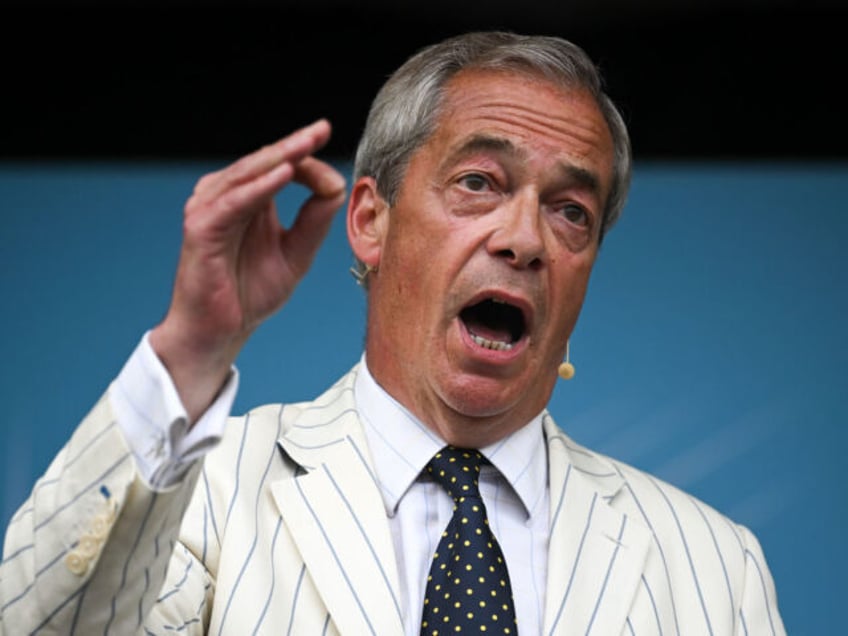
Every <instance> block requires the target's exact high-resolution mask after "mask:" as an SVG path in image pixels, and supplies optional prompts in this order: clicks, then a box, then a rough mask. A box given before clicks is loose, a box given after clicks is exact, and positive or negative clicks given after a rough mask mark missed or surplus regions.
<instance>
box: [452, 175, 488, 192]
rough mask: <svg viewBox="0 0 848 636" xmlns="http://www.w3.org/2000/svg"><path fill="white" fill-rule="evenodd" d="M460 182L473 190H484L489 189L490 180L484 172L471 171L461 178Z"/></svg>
mask: <svg viewBox="0 0 848 636" xmlns="http://www.w3.org/2000/svg"><path fill="white" fill-rule="evenodd" d="M459 183H461V184H462V185H463V186H465V187H466V188H468V189H469V190H471V191H472V192H483V191H484V190H488V189H489V180H488V179H487V178H486V177H484V176H483V175H482V174H479V173H477V172H471V173H469V174H466V175H463V176H462V177H460V178H459Z"/></svg>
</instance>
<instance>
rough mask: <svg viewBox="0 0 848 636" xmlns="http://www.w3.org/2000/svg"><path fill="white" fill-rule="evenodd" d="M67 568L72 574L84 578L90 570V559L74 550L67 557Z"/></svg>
mask: <svg viewBox="0 0 848 636" xmlns="http://www.w3.org/2000/svg"><path fill="white" fill-rule="evenodd" d="M65 567H67V568H68V569H69V570H70V571H71V574H76V575H77V576H82V575H83V574H85V571H86V570H88V559H86V558H85V557H84V556H82V554H80V553H79V552H77V551H76V550H72V551H70V552H68V556H66V557H65Z"/></svg>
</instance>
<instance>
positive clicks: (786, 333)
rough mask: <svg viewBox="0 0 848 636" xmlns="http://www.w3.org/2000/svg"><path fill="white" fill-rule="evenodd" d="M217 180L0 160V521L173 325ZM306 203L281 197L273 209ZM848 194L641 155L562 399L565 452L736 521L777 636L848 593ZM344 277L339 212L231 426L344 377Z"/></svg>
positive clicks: (816, 180)
mask: <svg viewBox="0 0 848 636" xmlns="http://www.w3.org/2000/svg"><path fill="white" fill-rule="evenodd" d="M336 163H337V165H338V166H339V167H340V168H341V169H343V170H345V171H348V172H349V165H348V164H346V163H341V162H336ZM218 167H220V165H219V164H213V163H203V162H193V163H165V162H158V163H121V162H109V163H94V162H88V163H64V164H59V163H52V164H49V163H29V164H21V163H15V164H11V163H9V164H5V165H0V213H2V230H0V265H2V266H1V267H0V293H2V299H3V300H2V303H3V304H2V306H3V311H2V312H0V345H2V352H3V362H4V363H3V364H2V366H0V398H2V403H3V409H4V417H3V419H2V432H0V453H2V469H0V470H2V473H0V475H2V487H0V514H2V522H3V524H4V525H5V523H6V522H7V521H8V519H9V517H10V516H11V514H12V512H13V511H14V509H15V508H16V507H17V506H19V505H20V504H21V503H22V502H23V500H24V499H25V497H26V495H27V492H28V491H29V489H30V487H31V485H32V483H33V481H34V480H35V479H36V477H37V476H38V475H39V474H40V473H41V472H42V471H44V470H45V468H46V466H47V464H48V462H49V461H50V458H51V457H52V456H53V455H54V454H55V453H56V452H57V451H58V450H59V448H60V447H61V445H62V444H63V442H64V440H65V439H66V438H67V437H68V436H69V434H70V431H71V430H72V428H73V427H74V425H75V424H76V423H77V421H78V420H79V419H80V418H81V417H82V416H83V415H84V414H85V413H86V411H87V410H88V409H89V408H90V407H91V406H92V405H93V404H94V402H95V400H96V399H97V398H98V397H99V395H100V394H101V393H102V392H103V391H104V390H105V389H106V388H107V385H108V383H109V381H110V380H111V379H112V378H113V377H114V375H115V374H116V373H117V372H118V371H119V369H120V367H121V365H122V364H123V362H124V360H125V359H126V357H127V356H128V355H129V353H130V352H131V351H132V349H133V348H134V347H135V345H136V343H137V342H138V339H139V338H140V337H141V335H142V334H143V332H144V331H145V330H146V329H147V328H149V327H151V326H153V325H154V324H155V323H156V322H157V321H158V320H159V319H160V317H161V316H162V315H163V313H164V311H165V309H166V307H167V303H168V300H169V296H170V290H171V282H172V276H173V271H174V268H175V265H176V259H177V254H178V250H179V243H180V232H181V214H182V205H183V202H184V201H185V199H186V198H187V197H188V195H189V193H190V192H191V189H192V187H193V185H194V182H195V181H196V179H197V178H198V177H199V176H200V175H201V174H203V173H204V172H206V171H209V170H212V169H216V168H218ZM302 196H303V193H302V191H300V190H292V191H287V192H286V193H284V194H283V195H281V197H280V199H281V200H280V203H281V207H282V208H284V211H283V212H281V214H282V216H284V217H285V218H290V216H291V214H290V212H287V211H290V210H291V209H292V208H293V207H294V206H296V204H297V202H298V200H300V199H302ZM847 203H848V164H844V163H833V162H831V163H819V164H810V163H805V164H791V163H739V164H734V163H728V162H723V163H667V164H663V163H651V162H642V163H637V166H636V173H635V179H634V184H633V189H632V193H631V196H630V199H629V202H628V206H627V208H626V210H625V213H624V216H623V218H622V220H621V221H620V223H619V225H618V226H617V227H616V228H614V229H613V231H612V232H611V234H609V236H608V237H607V239H606V240H605V242H604V245H603V248H602V250H601V254H600V257H599V260H598V263H597V265H596V269H595V273H594V276H593V280H592V283H591V285H590V290H589V295H588V298H587V301H586V305H585V307H584V311H583V314H582V316H581V318H580V322H579V324H578V326H577V329H576V330H575V333H574V335H573V338H572V345H571V357H572V361H573V362H574V363H575V365H576V367H577V375H576V377H575V378H574V379H573V380H572V381H570V382H568V383H563V382H561V383H559V385H558V387H557V389H556V392H555V394H554V397H553V400H552V403H551V411H552V412H553V414H554V416H555V417H556V418H557V420H558V422H559V423H560V425H561V426H563V427H564V428H565V429H566V430H567V431H568V432H569V434H570V435H571V436H572V437H573V438H575V439H576V440H577V441H579V442H581V443H583V444H586V445H589V446H591V447H593V448H595V449H597V450H600V451H602V452H605V453H608V454H611V455H614V456H616V457H618V458H619V459H623V460H625V461H627V462H629V463H632V464H634V465H636V466H638V467H640V468H643V469H646V470H648V471H651V472H653V473H654V474H656V475H658V476H660V477H662V478H664V479H666V480H668V481H670V482H672V483H674V484H676V485H678V486H680V487H682V488H684V489H686V490H688V491H689V492H691V493H693V494H694V495H696V496H698V497H700V498H702V499H704V500H705V501H706V502H708V503H710V504H712V505H713V506H715V507H716V508H718V509H720V510H721V511H723V512H725V513H726V514H728V515H730V516H731V517H732V518H734V519H735V520H736V521H738V522H740V523H744V524H746V525H748V526H749V527H750V528H751V529H752V530H753V531H754V532H755V533H756V534H757V536H758V537H759V539H760V541H761V543H762V544H763V547H764V549H765V552H766V556H767V558H768V561H769V564H770V566H771V569H772V572H773V574H774V577H775V580H776V583H777V588H778V594H779V600H780V606H781V610H782V614H783V618H784V621H785V623H786V626H787V629H788V631H789V633H790V634H823V633H834V632H833V629H834V627H835V626H837V625H840V624H842V623H843V622H844V621H843V620H842V612H840V611H839V610H840V608H841V605H842V604H844V599H845V598H846V597H848V584H846V576H845V575H846V572H848V548H846V539H845V537H846V534H848V496H847V495H846V486H848V478H846V474H845V468H844V466H845V447H846V442H848V397H846V396H848V390H846V387H848V373H847V372H846V356H848V336H846V330H845V326H844V323H845V317H846V314H848V291H846V272H848V256H846V252H845V245H846V244H848V221H846V207H848V206H846V204H847ZM350 265H351V255H350V251H349V248H348V246H347V242H346V239H345V234H344V221H343V217H342V215H341V214H340V215H339V216H338V218H337V219H336V222H335V224H334V227H333V229H332V231H331V235H330V236H329V238H328V241H327V244H326V245H325V246H324V248H323V249H322V251H321V252H320V253H319V256H318V258H317V260H316V263H315V265H314V267H313V269H312V270H311V271H310V273H309V274H308V275H307V278H306V279H305V280H304V282H303V283H302V284H301V286H300V287H299V288H298V289H297V291H296V292H295V295H294V297H293V298H292V300H291V302H290V304H289V305H288V306H287V307H286V310H285V311H283V312H282V313H280V314H278V315H277V316H275V317H274V318H273V319H272V320H271V321H269V322H268V323H266V324H265V325H263V326H262V327H261V328H260V329H259V330H258V332H257V333H256V334H255V336H254V338H253V339H252V340H251V341H250V342H249V343H248V345H247V346H246V348H245V349H244V351H243V353H242V355H241V357H240V359H239V361H238V365H239V368H240V371H241V373H242V387H241V390H240V393H239V396H238V398H237V402H236V411H237V412H241V411H243V410H245V409H246V408H249V407H251V406H255V405H256V404H259V403H263V402H269V401H286V400H300V399H306V398H310V397H312V396H314V395H316V394H317V393H319V392H320V391H321V390H322V389H323V388H324V387H326V386H327V385H328V384H329V383H330V382H332V381H333V380H334V379H335V378H336V377H337V376H338V375H340V374H341V373H343V372H344V371H346V370H347V369H348V368H349V367H350V366H351V365H352V364H353V363H354V362H356V360H357V358H358V356H359V354H360V352H361V347H362V339H363V331H364V313H365V302H364V298H363V295H362V293H361V290H360V289H359V288H357V287H356V285H355V284H354V283H353V281H352V279H351V277H350V275H349V273H348V267H349V266H350ZM411 328H412V327H411ZM305 360H311V361H312V362H311V363H310V362H304V361H305ZM291 361H298V362H297V363H292V362H291Z"/></svg>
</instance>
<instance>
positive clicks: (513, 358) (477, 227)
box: [367, 71, 613, 447]
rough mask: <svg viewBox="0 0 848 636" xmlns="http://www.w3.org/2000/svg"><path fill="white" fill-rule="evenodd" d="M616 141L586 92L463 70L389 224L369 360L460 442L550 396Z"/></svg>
mask: <svg viewBox="0 0 848 636" xmlns="http://www.w3.org/2000/svg"><path fill="white" fill-rule="evenodd" d="M612 161H613V146H612V139H611V136H610V133H609V129H608V127H607V125H606V123H605V121H604V119H603V116H602V115H601V113H600V111H599V110H598V107H597V105H596V104H595V102H594V101H593V100H592V98H591V97H590V96H588V95H587V94H584V93H582V92H575V91H566V90H564V89H562V88H560V87H557V86H555V85H553V84H551V83H549V82H547V81H544V80H541V79H537V78H531V77H527V76H522V75H518V74H513V73H496V72H481V71H466V72H463V73H460V74H458V75H457V76H455V77H454V78H453V79H452V80H451V81H450V82H449V83H448V85H447V92H446V96H445V100H444V104H443V110H442V112H441V115H440V118H439V121H438V126H437V128H436V131H435V133H434V134H433V135H432V137H431V138H430V139H429V140H428V141H427V142H426V143H425V144H424V145H423V146H422V147H421V148H420V149H419V150H418V151H416V152H415V153H414V154H413V156H412V158H411V160H410V163H409V166H408V169H407V171H406V174H405V177H404V180H403V183H402V185H401V189H400V192H399V193H398V197H397V200H396V203H395V205H394V206H392V207H391V209H389V210H387V211H386V212H385V216H384V218H383V220H382V222H383V226H382V227H383V231H382V235H381V236H382V244H381V248H380V255H379V263H378V268H379V270H378V272H377V273H376V274H372V275H371V278H370V291H369V320H368V336H367V356H368V363H369V368H370V369H371V371H372V373H373V374H374V376H375V378H376V379H377V381H378V382H379V383H380V384H381V385H382V386H383V387H384V388H385V389H386V390H387V391H388V392H389V393H390V394H391V395H393V396H394V397H395V398H396V399H397V400H398V401H399V402H401V403H402V404H404V405H405V406H406V407H407V408H409V409H410V410H411V411H412V412H413V413H415V414H416V415H417V416H418V417H420V418H421V419H422V420H423V421H424V422H425V423H426V424H427V425H428V426H431V427H432V428H433V429H434V430H436V431H437V432H439V433H440V434H441V435H442V436H443V437H444V438H445V439H446V440H447V441H449V442H451V443H454V444H457V445H461V446H477V447H479V446H483V445H485V444H489V443H493V442H494V441H496V440H497V439H500V438H501V437H503V436H505V435H507V434H508V433H510V432H512V431H513V430H515V429H517V428H519V427H520V426H522V425H523V424H525V423H526V422H527V421H529V420H530V419H531V418H532V417H534V416H535V415H537V414H538V413H539V412H540V411H541V410H542V409H543V408H544V406H545V404H546V403H547V401H548V399H549V397H550V394H551V392H552V391H553V386H554V383H555V382H556V378H557V374H556V370H557V366H558V365H559V363H560V362H561V361H562V357H563V355H564V352H565V346H566V341H567V339H568V337H569V335H570V334H571V331H572V329H573V328H574V325H575V322H576V321H577V316H578V314H579V312H580V308H581V305H582V303H583V298H584V295H585V293H586V288H587V284H588V281H589V273H590V271H591V269H592V264H593V263H594V260H595V256H596V253H597V247H598V234H599V230H600V225H601V221H602V210H603V204H604V202H605V201H606V198H607V196H608V193H609V188H610V181H611V175H612Z"/></svg>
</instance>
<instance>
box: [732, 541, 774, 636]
mask: <svg viewBox="0 0 848 636" xmlns="http://www.w3.org/2000/svg"><path fill="white" fill-rule="evenodd" d="M740 530H741V532H742V540H743V546H744V551H745V583H744V586H743V588H742V599H741V602H740V604H739V620H738V621H737V623H736V624H737V629H736V634H737V636H760V635H763V636H785V635H786V629H785V628H784V626H783V621H782V619H781V618H780V612H779V611H778V608H777V591H776V589H775V585H774V580H773V578H772V575H771V572H770V571H769V568H768V564H767V563H766V558H765V555H764V553H763V550H762V548H761V547H760V543H759V541H757V538H756V537H755V536H754V534H753V533H752V532H751V531H750V530H748V529H747V528H745V527H741V526H740Z"/></svg>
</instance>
